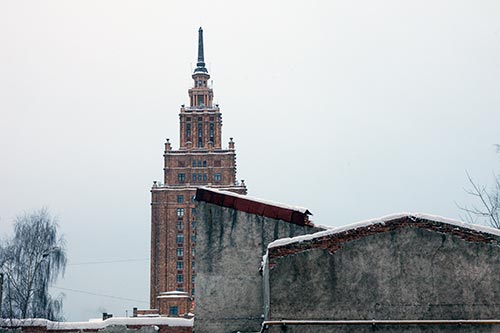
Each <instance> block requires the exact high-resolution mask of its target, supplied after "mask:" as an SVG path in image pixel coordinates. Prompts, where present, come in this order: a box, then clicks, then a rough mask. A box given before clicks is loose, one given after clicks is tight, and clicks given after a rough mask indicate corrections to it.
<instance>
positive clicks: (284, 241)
mask: <svg viewBox="0 0 500 333" xmlns="http://www.w3.org/2000/svg"><path fill="white" fill-rule="evenodd" d="M404 217H408V218H410V219H415V220H417V219H423V220H428V221H436V222H441V223H446V224H450V225H453V226H456V227H460V228H464V229H469V230H472V231H475V232H480V233H487V234H492V235H495V236H497V237H500V230H498V229H495V228H491V227H487V226H482V225H478V224H469V223H465V222H462V221H459V220H454V219H450V218H446V217H442V216H438V215H432V214H424V213H397V214H390V215H386V216H383V217H379V218H374V219H370V220H365V221H360V222H356V223H352V224H348V225H345V226H342V227H336V228H331V229H328V230H325V231H320V232H316V233H314V234H308V235H303V236H297V237H292V238H281V239H277V240H275V241H274V242H271V243H269V245H268V248H274V247H279V246H284V245H288V244H291V243H299V242H304V241H309V240H312V239H315V238H318V237H323V236H328V235H333V234H338V233H341V232H344V231H347V230H354V229H358V228H363V227H367V226H370V225H372V224H377V223H385V222H388V221H392V220H396V219H401V218H404Z"/></svg>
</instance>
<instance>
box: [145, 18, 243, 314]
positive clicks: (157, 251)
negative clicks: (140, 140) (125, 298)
mask: <svg viewBox="0 0 500 333" xmlns="http://www.w3.org/2000/svg"><path fill="white" fill-rule="evenodd" d="M202 33H203V32H202V30H201V28H200V31H199V45H198V47H199V48H198V63H197V68H196V69H195V71H194V73H193V75H192V78H193V87H192V88H191V89H189V90H188V94H189V97H190V104H189V106H185V105H182V107H181V109H180V113H179V122H180V126H179V127H180V147H179V149H178V150H174V149H172V146H171V143H170V142H169V140H168V139H167V142H166V143H165V150H164V155H163V157H164V177H163V183H158V182H155V183H154V184H153V187H152V189H151V281H150V283H151V289H150V306H151V308H152V309H158V310H159V312H160V314H164V315H168V314H169V313H170V311H169V309H168V308H169V307H170V306H177V309H178V310H179V315H182V314H183V313H186V312H183V311H184V304H185V302H186V299H185V298H183V297H180V298H178V299H177V301H174V298H169V301H168V306H167V305H165V304H166V303H163V305H162V306H160V302H159V299H160V298H159V297H161V294H162V293H165V292H171V291H183V292H187V293H188V295H189V296H190V297H191V298H193V297H194V295H195V293H196V291H195V286H194V279H195V276H196V265H195V263H196V253H195V244H196V217H197V216H196V208H195V204H194V201H193V198H194V196H195V193H196V189H197V188H198V187H201V186H208V187H214V188H221V189H225V190H229V191H234V192H237V193H241V194H246V187H245V184H244V182H243V181H241V183H238V182H237V180H236V151H235V147H234V141H233V139H232V138H231V140H230V142H229V144H228V148H227V149H223V148H222V139H221V135H222V114H221V112H220V108H219V105H213V90H212V89H211V88H210V87H209V84H208V82H209V79H210V75H209V74H208V71H207V70H206V68H205V63H204V57H203V35H202ZM176 302H177V303H176ZM174 303H176V304H175V305H174ZM189 310H190V309H186V311H189Z"/></svg>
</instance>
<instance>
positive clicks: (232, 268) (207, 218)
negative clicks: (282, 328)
mask: <svg viewBox="0 0 500 333" xmlns="http://www.w3.org/2000/svg"><path fill="white" fill-rule="evenodd" d="M197 205H198V206H197V211H198V212H199V216H198V227H197V244H196V268H195V270H196V280H195V286H196V306H195V313H196V319H195V323H194V325H195V331H196V333H205V332H210V333H213V332H218V333H226V332H233V331H241V332H250V331H253V332H255V331H259V330H260V326H261V323H262V320H263V317H262V316H263V295H262V276H261V274H260V272H259V267H260V265H261V261H262V256H263V255H264V254H265V252H266V248H267V245H268V244H269V243H270V242H272V241H273V240H276V239H278V238H283V237H293V236H297V235H303V234H308V233H313V232H316V231H319V230H322V229H320V228H314V227H310V226H299V225H296V224H292V223H288V222H284V221H281V220H276V219H272V218H267V217H262V216H259V215H255V214H248V213H245V212H241V211H238V210H234V209H231V208H226V207H221V206H217V205H214V204H211V203H207V202H198V203H197Z"/></svg>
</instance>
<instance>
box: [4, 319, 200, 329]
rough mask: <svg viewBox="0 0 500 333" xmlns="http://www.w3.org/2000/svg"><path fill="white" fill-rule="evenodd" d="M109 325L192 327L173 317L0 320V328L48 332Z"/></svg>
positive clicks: (184, 321)
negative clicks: (45, 330)
mask: <svg viewBox="0 0 500 333" xmlns="http://www.w3.org/2000/svg"><path fill="white" fill-rule="evenodd" d="M111 325H141V326H150V325H151V326H152V325H163V326H183V327H192V326H193V319H185V318H174V317H160V316H159V317H113V318H108V319H106V320H92V321H81V322H54V321H50V320H47V319H12V320H11V319H0V327H2V326H3V327H19V326H43V327H47V329H48V330H84V329H91V330H99V329H103V328H105V327H107V326H111Z"/></svg>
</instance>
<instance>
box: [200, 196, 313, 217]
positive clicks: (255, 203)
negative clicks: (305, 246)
mask: <svg viewBox="0 0 500 333" xmlns="http://www.w3.org/2000/svg"><path fill="white" fill-rule="evenodd" d="M196 201H203V202H207V203H211V204H214V205H217V206H221V207H227V208H232V209H235V210H238V211H242V212H245V213H249V214H255V215H261V216H265V217H269V218H273V219H277V220H283V221H285V222H289V223H293V224H297V225H301V226H308V227H314V224H313V223H312V222H311V221H309V216H308V215H312V214H311V212H310V211H309V210H308V209H307V208H303V207H295V206H288V205H284V204H280V203H275V202H270V201H266V200H262V199H258V198H252V197H249V196H246V195H242V194H238V193H234V192H229V191H221V190H217V189H213V188H207V187H200V188H198V189H197V190H196Z"/></svg>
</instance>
